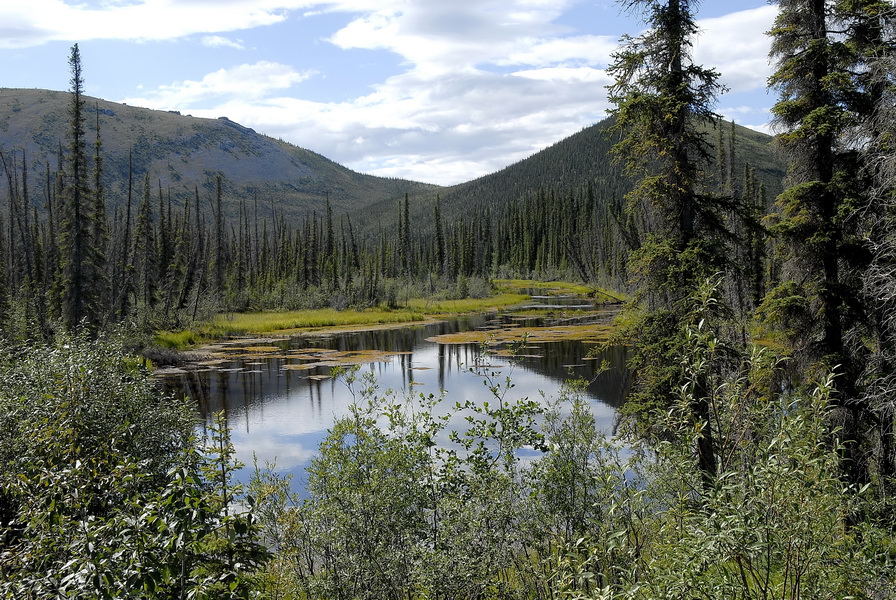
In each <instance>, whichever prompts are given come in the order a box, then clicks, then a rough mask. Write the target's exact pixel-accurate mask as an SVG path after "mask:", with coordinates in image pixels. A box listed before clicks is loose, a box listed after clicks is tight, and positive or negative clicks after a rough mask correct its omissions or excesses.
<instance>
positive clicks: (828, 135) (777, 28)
mask: <svg viewBox="0 0 896 600" xmlns="http://www.w3.org/2000/svg"><path fill="white" fill-rule="evenodd" d="M779 7H780V10H779V14H778V17H777V20H776V21H775V25H774V27H773V29H772V31H771V32H770V34H771V36H772V50H771V56H772V58H773V59H774V60H775V61H776V63H777V70H776V71H775V73H774V74H773V75H772V77H771V79H770V84H771V85H772V86H773V87H774V88H776V89H777V90H778V93H779V100H778V102H777V104H775V106H774V108H773V114H774V117H775V121H776V124H777V126H778V129H779V131H781V133H780V134H779V136H778V143H779V145H780V147H781V148H782V149H783V150H784V151H785V153H786V155H787V157H788V159H789V187H788V188H787V189H786V190H785V191H784V193H782V194H781V195H780V196H779V197H778V198H777V200H776V202H775V209H776V210H775V213H774V215H773V216H772V222H773V224H774V229H773V230H774V232H775V233H776V234H777V236H778V238H779V239H780V241H781V243H782V254H783V256H784V259H785V261H784V264H783V266H782V271H783V277H782V281H781V282H780V283H779V284H778V286H777V287H776V288H775V289H773V290H771V292H770V293H769V294H768V295H767V297H766V299H765V302H764V306H763V308H764V312H765V314H766V315H768V316H769V317H770V318H771V319H773V320H777V321H778V322H782V321H785V320H788V321H790V322H791V323H794V322H796V326H793V325H791V327H790V336H789V341H790V343H791V345H792V348H793V352H794V353H795V355H796V356H797V357H798V358H799V359H800V362H801V364H802V365H803V366H804V368H805V370H806V372H807V373H809V374H810V375H811V374H813V373H816V374H817V373H819V372H827V371H830V372H833V373H834V374H835V375H836V378H835V380H834V385H835V395H834V398H835V401H836V405H837V411H836V414H837V419H838V425H840V426H841V427H842V429H841V435H842V436H843V439H844V462H843V466H844V475H845V477H846V478H847V480H848V481H850V482H852V483H856V484H862V483H864V482H866V481H868V480H869V476H870V475H869V471H868V461H867V454H866V451H865V450H864V449H863V448H862V441H863V438H864V437H865V435H864V433H863V432H864V431H867V430H868V423H869V422H870V421H871V420H872V419H873V418H872V415H871V414H870V412H869V407H868V406H867V403H865V402H864V401H862V400H860V398H861V395H860V389H859V385H860V374H861V372H862V371H863V369H864V364H865V361H866V360H867V357H868V351H867V345H866V344H865V343H864V342H862V341H861V340H862V339H863V338H865V337H866V336H867V334H868V329H867V326H868V312H869V311H868V302H867V299H866V298H864V297H863V296H862V295H861V294H857V293H856V291H857V290H860V289H862V284H863V282H864V281H865V280H866V274H867V272H868V267H869V259H870V252H869V249H868V247H867V244H866V232H865V230H864V229H865V228H864V227H862V219H861V218H860V215H862V214H866V213H867V211H868V210H869V209H870V208H871V207H872V205H871V197H870V196H869V194H868V190H869V188H870V185H869V180H868V178H867V177H866V174H867V173H868V170H867V169H866V168H865V167H866V158H865V156H863V152H862V151H861V147H862V145H866V144H867V142H869V141H871V142H872V144H873V141H874V137H875V135H874V132H873V131H870V130H866V133H865V134H863V136H861V138H860V139H859V140H858V143H857V139H856V137H855V136H854V135H853V134H852V132H853V131H854V130H855V129H856V128H857V127H861V125H862V124H863V123H867V122H868V121H869V118H870V117H871V115H872V114H873V112H874V108H873V107H874V106H875V105H876V104H877V103H879V101H880V95H881V91H882V90H881V88H880V87H878V86H877V85H876V84H875V83H873V80H869V79H868V74H869V72H870V69H869V56H868V54H869V47H873V48H874V51H873V52H872V53H876V52H878V51H880V50H882V46H886V45H887V44H886V43H882V42H883V40H882V37H881V31H882V26H883V25H884V21H882V20H881V17H882V13H881V12H880V11H881V9H882V8H884V7H885V5H884V4H883V3H881V2H870V1H866V0H856V1H838V2H825V1H824V0H782V1H781V2H779ZM889 12H890V17H889V19H890V31H892V7H890V8H889ZM875 31H876V32H877V33H874V32H875ZM875 40H877V41H875ZM889 46H890V47H891V48H892V38H891V39H890V40H889ZM891 76H892V74H891ZM862 138H864V139H862ZM851 341H855V342H857V343H851Z"/></svg>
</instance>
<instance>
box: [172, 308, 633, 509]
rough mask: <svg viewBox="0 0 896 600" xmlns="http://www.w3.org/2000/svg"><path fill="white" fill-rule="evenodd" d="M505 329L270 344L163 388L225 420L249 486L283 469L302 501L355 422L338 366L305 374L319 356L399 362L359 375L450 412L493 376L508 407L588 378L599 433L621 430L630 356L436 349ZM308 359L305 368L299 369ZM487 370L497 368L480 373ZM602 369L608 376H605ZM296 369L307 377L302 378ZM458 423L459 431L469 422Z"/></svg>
mask: <svg viewBox="0 0 896 600" xmlns="http://www.w3.org/2000/svg"><path fill="white" fill-rule="evenodd" d="M496 325H497V324H496V322H495V321H494V319H493V317H491V318H490V317H485V316H477V317H469V318H459V319H450V320H446V321H441V322H438V323H432V324H427V325H414V326H407V327H401V328H392V329H381V330H373V331H358V332H351V333H339V334H332V335H326V336H301V337H295V338H291V339H288V340H280V341H276V342H270V341H267V342H264V343H265V344H269V345H270V347H268V348H266V351H265V352H260V353H255V354H253V353H251V352H242V353H241V354H242V356H239V357H234V358H226V359H223V360H222V361H220V362H218V364H213V365H205V366H202V367H200V368H198V369H196V370H191V371H188V372H186V373H179V374H175V375H169V376H166V377H164V378H163V379H162V381H163V386H164V387H165V388H166V390H167V391H169V392H171V393H173V394H175V395H179V396H184V395H185V396H189V397H191V398H194V399H195V400H196V401H197V403H198V406H199V409H200V413H201V415H202V419H203V420H204V423H205V424H208V423H210V422H211V420H212V415H213V414H214V413H215V412H217V411H224V413H225V415H226V418H227V422H228V425H229V426H230V428H231V430H232V441H233V444H234V446H235V448H236V453H237V458H238V459H239V460H240V461H242V462H243V463H245V464H246V465H247V467H246V468H245V469H244V471H243V472H242V473H241V474H240V477H239V478H240V479H241V480H243V481H245V480H246V479H247V478H248V473H249V472H250V471H251V469H252V465H253V462H257V464H258V465H259V466H265V465H266V464H268V463H272V462H276V466H277V470H278V471H279V472H281V473H291V474H292V475H293V477H294V482H293V487H294V490H295V491H298V492H300V493H302V492H303V490H304V471H305V468H306V467H307V466H308V464H309V461H310V460H311V457H312V456H314V454H315V452H316V451H317V447H318V445H319V444H320V442H321V441H322V440H323V439H324V438H325V436H326V435H327V430H328V428H329V427H330V426H331V425H332V424H333V422H334V421H335V419H337V418H339V417H341V416H343V415H346V414H348V407H349V405H350V403H351V402H352V400H353V395H352V391H351V390H350V389H349V387H348V386H347V385H346V383H345V382H344V381H342V380H339V379H331V378H329V377H328V374H329V372H330V368H331V367H330V366H329V363H327V362H326V361H322V360H320V359H319V358H318V359H313V360H316V361H317V362H324V364H323V365H320V366H316V367H312V368H310V369H309V368H305V366H306V365H307V361H308V360H309V359H308V358H307V356H308V355H309V353H310V352H312V350H316V351H319V352H318V353H316V354H317V356H319V357H320V356H322V357H326V356H328V352H327V351H340V352H359V351H364V350H379V351H385V352H387V353H394V354H390V355H387V356H379V357H377V360H376V361H375V362H368V363H365V364H362V365H361V366H360V367H359V369H360V370H359V375H360V374H361V373H364V372H372V373H373V375H375V377H376V379H377V381H378V384H379V389H380V390H381V391H382V392H384V393H385V391H386V390H393V391H394V392H395V393H396V394H397V395H398V396H399V397H402V396H403V395H404V394H413V395H417V394H420V393H422V394H426V395H428V394H434V395H436V396H438V395H439V393H440V390H445V398H444V399H443V401H442V402H443V403H446V404H447V405H449V406H454V404H455V403H456V402H464V401H466V400H473V401H477V402H478V401H482V400H488V399H489V391H488V389H487V387H486V386H485V385H483V375H482V373H483V372H488V373H491V374H492V375H493V378H494V379H495V380H496V381H497V382H500V383H503V382H504V380H505V379H506V377H508V376H509V377H510V378H511V380H512V382H513V388H512V389H511V390H510V391H509V392H508V394H507V399H508V400H513V399H518V398H524V397H527V398H529V399H532V400H535V399H540V398H542V397H543V396H547V397H556V396H557V394H558V392H559V390H560V387H561V385H562V383H563V381H565V380H567V379H569V378H571V377H581V378H584V379H585V380H587V381H589V384H588V385H587V392H586V393H587V396H588V398H589V399H590V400H591V401H592V404H593V410H594V413H595V416H596V418H597V421H598V424H599V426H600V427H601V428H602V429H603V430H604V431H607V432H609V431H611V430H612V427H613V424H614V419H615V409H616V408H617V407H618V406H619V405H620V404H621V402H622V399H623V398H624V395H625V393H626V391H627V389H628V372H627V371H626V369H625V360H626V352H625V349H624V348H609V349H607V350H605V351H604V352H603V353H602V355H601V356H599V357H596V359H595V358H588V357H587V354H588V351H589V350H590V348H591V347H592V346H593V345H594V344H593V343H587V342H580V341H573V340H565V341H559V342H550V343H542V344H532V345H528V346H526V347H525V348H522V349H520V350H519V351H518V352H519V354H520V356H517V357H516V358H512V359H511V358H507V357H502V356H496V355H489V356H483V355H482V354H481V347H480V346H479V345H477V344H451V345H448V344H439V343H436V342H433V341H428V340H427V338H431V337H433V336H436V335H442V334H446V333H457V332H461V331H467V330H471V329H482V328H489V327H494V326H496ZM273 346H276V347H277V350H275V349H274V347H273ZM330 355H335V353H330ZM299 359H301V360H303V361H306V364H305V365H301V366H298V365H297V362H300V360H299ZM315 364H316V363H315ZM483 364H487V365H488V368H487V369H485V370H483V369H482V368H477V366H480V367H481V365H483ZM602 364H605V365H606V366H607V367H608V368H607V369H606V370H605V371H604V372H602V373H599V369H600V368H601V365H602ZM284 367H289V368H284ZM296 367H298V368H300V369H301V370H293V369H294V368H296ZM457 420H458V423H456V424H457V426H458V427H460V426H461V425H462V424H463V421H462V419H460V418H458V419H457Z"/></svg>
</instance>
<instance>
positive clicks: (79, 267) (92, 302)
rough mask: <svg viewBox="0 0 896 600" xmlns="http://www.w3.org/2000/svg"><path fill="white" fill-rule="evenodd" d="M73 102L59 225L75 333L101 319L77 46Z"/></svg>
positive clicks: (62, 280)
mask: <svg viewBox="0 0 896 600" xmlns="http://www.w3.org/2000/svg"><path fill="white" fill-rule="evenodd" d="M69 67H70V69H71V100H70V103H69V115H68V116H69V130H68V153H67V154H66V160H65V165H66V170H65V174H64V187H63V189H62V194H61V197H60V201H61V212H62V216H61V222H60V226H59V237H60V239H59V247H60V251H59V254H60V261H61V265H60V266H61V268H60V276H59V280H58V288H59V298H60V301H61V307H60V308H61V310H60V312H61V316H62V318H63V322H64V323H65V325H66V326H67V327H68V328H70V329H74V328H75V327H77V326H78V325H79V323H81V322H82V320H83V321H84V322H86V323H87V324H88V325H95V324H96V323H97V320H98V306H97V301H98V299H97V297H96V291H97V289H98V286H97V285H96V284H97V281H96V273H97V270H98V267H97V265H96V264H95V260H96V255H97V253H96V252H95V248H94V244H95V240H94V239H93V236H92V231H93V227H94V226H93V218H94V215H93V205H92V200H93V199H92V193H91V189H90V176H89V174H88V164H87V160H88V159H87V141H86V134H85V129H84V127H85V126H84V123H85V109H84V104H85V100H84V96H83V88H84V76H83V73H82V67H81V53H80V51H79V49H78V44H75V45H74V46H72V49H71V55H70V56H69Z"/></svg>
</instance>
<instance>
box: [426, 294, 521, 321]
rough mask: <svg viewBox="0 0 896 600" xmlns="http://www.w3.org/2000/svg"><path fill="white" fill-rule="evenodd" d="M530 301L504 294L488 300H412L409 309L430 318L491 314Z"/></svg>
mask: <svg viewBox="0 0 896 600" xmlns="http://www.w3.org/2000/svg"><path fill="white" fill-rule="evenodd" d="M528 299H529V296H528V295H526V294H520V293H511V292H504V293H501V294H498V295H497V296H491V297H488V298H462V299H459V300H441V299H432V298H412V299H410V300H409V301H408V308H410V309H411V310H413V311H419V312H420V313H423V314H425V315H428V316H437V315H458V314H464V313H477V312H489V311H494V310H501V309H506V308H510V307H512V306H515V305H517V304H522V303H524V302H525V301H526V300H528Z"/></svg>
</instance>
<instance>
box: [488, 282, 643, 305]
mask: <svg viewBox="0 0 896 600" xmlns="http://www.w3.org/2000/svg"><path fill="white" fill-rule="evenodd" d="M493 283H494V284H495V287H497V288H498V290H500V291H502V292H513V291H516V292H519V291H520V290H531V289H533V288H535V289H543V290H545V291H546V292H551V293H553V294H572V295H575V296H594V297H595V298H597V299H600V298H601V296H606V298H607V299H608V300H611V301H612V300H616V301H624V300H625V299H626V298H625V296H623V295H621V294H618V293H616V292H609V291H607V290H603V289H601V288H597V287H592V286H590V285H585V284H582V283H570V282H568V281H535V280H533V279H496V280H494V282H493Z"/></svg>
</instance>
